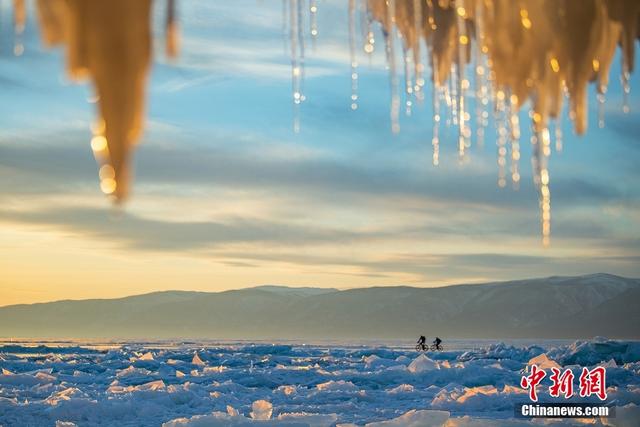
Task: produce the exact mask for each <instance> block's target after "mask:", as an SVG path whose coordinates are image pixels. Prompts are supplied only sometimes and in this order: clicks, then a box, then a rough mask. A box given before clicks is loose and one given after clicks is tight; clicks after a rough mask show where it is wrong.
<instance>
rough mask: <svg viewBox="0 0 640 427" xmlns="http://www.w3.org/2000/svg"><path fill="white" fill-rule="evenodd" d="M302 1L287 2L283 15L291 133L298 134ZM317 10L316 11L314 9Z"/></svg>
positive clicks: (302, 38) (301, 75)
mask: <svg viewBox="0 0 640 427" xmlns="http://www.w3.org/2000/svg"><path fill="white" fill-rule="evenodd" d="M302 3H303V0H289V4H288V5H287V4H284V6H283V13H285V14H286V12H287V11H288V12H289V13H288V15H289V16H288V28H287V27H286V26H285V27H284V28H285V29H288V31H287V32H288V34H289V44H290V46H289V47H290V58H291V91H292V96H293V131H294V132H296V133H298V132H300V104H302V103H303V102H304V101H305V96H304V93H303V90H302V85H303V83H304V55H305V37H304V23H303V16H304V14H303V4H302ZM316 8H317V6H316ZM316 10H317V9H316Z"/></svg>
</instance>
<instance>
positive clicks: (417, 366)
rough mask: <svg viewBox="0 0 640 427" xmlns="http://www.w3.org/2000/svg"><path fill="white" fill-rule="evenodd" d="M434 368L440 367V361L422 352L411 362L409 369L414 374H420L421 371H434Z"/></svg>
mask: <svg viewBox="0 0 640 427" xmlns="http://www.w3.org/2000/svg"><path fill="white" fill-rule="evenodd" d="M434 369H440V366H438V363H437V362H436V361H434V360H431V359H429V358H428V357H427V356H426V355H424V354H421V355H420V356H418V357H416V358H415V360H414V361H413V362H411V363H410V364H409V366H408V367H407V370H408V371H409V372H412V373H414V374H419V373H421V372H426V371H432V370H434Z"/></svg>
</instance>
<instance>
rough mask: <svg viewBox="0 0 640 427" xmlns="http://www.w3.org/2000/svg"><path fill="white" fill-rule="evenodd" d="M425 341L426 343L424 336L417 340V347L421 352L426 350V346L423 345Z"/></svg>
mask: <svg viewBox="0 0 640 427" xmlns="http://www.w3.org/2000/svg"><path fill="white" fill-rule="evenodd" d="M426 341H427V338H426V337H425V336H424V335H420V338H418V345H419V346H420V348H422V349H423V350H426V348H427V346H426V345H425V342H426Z"/></svg>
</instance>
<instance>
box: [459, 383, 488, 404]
mask: <svg viewBox="0 0 640 427" xmlns="http://www.w3.org/2000/svg"><path fill="white" fill-rule="evenodd" d="M479 394H483V395H485V396H488V395H492V394H498V390H497V389H496V388H495V387H494V386H492V385H484V386H481V387H469V388H465V390H464V394H463V395H462V396H460V397H458V398H457V399H456V401H457V402H459V403H464V402H466V401H467V399H469V398H471V397H473V396H477V395H479Z"/></svg>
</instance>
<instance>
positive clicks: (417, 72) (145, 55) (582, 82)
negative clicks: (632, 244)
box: [13, 0, 640, 242]
mask: <svg viewBox="0 0 640 427" xmlns="http://www.w3.org/2000/svg"><path fill="white" fill-rule="evenodd" d="M167 1H168V4H167V17H166V37H167V41H166V53H167V55H168V56H169V57H173V56H175V54H176V53H177V50H178V36H177V34H178V24H177V17H176V12H175V0H167ZM307 4H308V7H306V6H305V5H307ZM282 5H283V31H285V32H286V34H287V37H286V40H285V47H287V41H288V48H289V49H287V50H288V51H289V52H290V58H291V75H292V98H293V115H294V130H295V131H296V132H297V131H299V128H300V119H299V114H300V104H301V103H302V102H303V101H304V100H305V95H304V91H303V82H304V70H305V66H304V63H305V38H306V36H307V34H308V33H307V32H305V30H306V26H305V22H307V20H305V13H306V12H308V13H309V14H310V15H309V19H308V22H309V28H308V29H309V33H310V35H311V38H312V40H313V41H315V38H316V36H317V35H318V31H319V29H318V24H317V14H318V2H317V0H309V3H307V2H306V1H305V0H283V3H282ZM13 6H14V10H13V12H14V31H15V36H14V54H15V55H21V54H22V52H23V51H24V47H23V44H22V33H23V31H24V28H25V23H26V20H27V14H26V8H25V0H13ZM37 6H38V7H37V10H38V19H39V22H40V26H41V35H42V38H43V41H44V43H45V44H46V45H49V46H50V45H57V44H62V45H64V46H65V47H66V52H67V66H68V71H69V74H70V76H71V77H72V78H74V79H83V78H87V79H89V80H90V81H91V82H92V84H93V86H94V88H95V92H96V100H97V104H98V119H97V121H96V124H95V126H94V127H93V131H94V137H93V139H92V144H91V145H92V147H93V149H94V152H95V154H96V159H97V160H98V163H99V167H100V180H101V188H102V189H103V191H104V192H105V193H107V194H110V195H113V196H115V198H116V199H117V200H122V199H123V198H124V197H125V196H126V195H127V191H128V187H129V175H130V174H131V172H130V168H129V160H130V157H131V152H132V150H131V148H132V147H133V146H134V145H135V143H136V142H137V141H138V139H139V137H140V134H141V131H142V128H143V122H144V104H145V90H146V81H147V75H148V71H149V66H150V57H151V31H150V8H151V0H136V1H135V2H132V1H128V0H109V1H107V0H92V1H87V0H37ZM358 10H361V11H364V12H363V13H362V14H361V16H363V17H364V19H363V20H362V21H361V24H360V27H361V29H362V33H363V44H362V46H363V50H364V52H365V53H366V54H371V53H372V52H373V51H374V47H375V37H374V30H373V28H374V26H375V25H376V24H379V26H380V27H381V29H382V33H383V35H384V40H385V47H386V55H387V61H388V62H387V64H388V68H389V80H390V87H391V97H390V98H391V99H390V122H391V129H392V131H393V132H398V131H399V130H400V117H399V112H400V106H401V102H402V99H401V92H402V93H403V94H404V95H403V96H404V98H405V107H406V112H407V113H410V112H411V108H412V107H413V104H414V100H415V101H420V100H421V99H422V98H423V96H424V95H423V90H424V86H425V78H424V75H425V64H428V65H430V66H431V80H432V84H433V101H432V102H433V109H434V111H433V138H432V145H433V163H434V164H438V163H439V160H440V146H441V141H440V135H439V133H440V125H441V123H442V122H443V121H445V123H446V124H447V125H453V126H455V127H456V128H457V133H458V137H457V147H458V153H459V156H460V158H461V159H463V160H464V159H466V156H468V154H467V153H468V148H469V147H470V145H471V142H472V134H473V133H472V128H473V127H475V135H476V138H475V139H476V141H477V143H478V144H480V143H481V142H482V141H483V140H485V139H488V135H487V129H488V124H489V117H490V111H492V110H493V111H494V119H495V124H496V126H495V127H496V129H497V135H496V138H495V140H496V142H497V145H498V184H499V185H500V186H506V181H507V179H508V178H509V177H510V179H511V182H512V184H513V185H514V186H517V185H518V182H519V181H520V169H519V160H520V155H521V147H520V127H521V123H520V120H519V117H520V116H519V113H520V111H521V110H522V108H523V106H526V107H527V108H529V109H530V114H529V116H530V118H531V128H532V134H533V137H532V140H531V142H532V144H533V145H534V159H533V161H534V163H535V166H536V167H535V168H534V171H535V172H534V175H535V176H534V182H535V183H536V186H537V187H538V189H539V196H540V204H541V216H542V229H543V233H542V234H543V239H544V241H545V242H548V238H549V230H550V186H549V171H548V167H547V165H548V158H549V156H550V154H551V146H552V141H551V136H552V132H551V131H550V129H555V132H553V135H554V137H555V146H556V150H558V151H559V150H560V149H561V148H562V134H561V126H560V120H561V114H562V111H563V108H564V109H566V110H567V111H568V116H569V118H570V119H571V121H572V123H573V128H574V130H575V132H576V133H577V134H583V133H584V132H586V130H587V112H588V108H587V101H588V100H587V89H588V86H589V85H590V84H592V83H594V84H595V85H596V88H597V96H596V98H597V103H598V125H599V126H604V104H605V102H606V98H605V95H606V92H607V86H608V84H609V70H610V68H611V64H612V62H613V58H614V56H615V53H616V50H617V49H618V46H620V49H621V52H622V55H621V58H622V67H621V68H622V73H621V75H620V81H621V85H622V88H623V106H622V109H623V111H625V112H628V111H629V108H630V106H629V100H628V97H629V93H630V90H631V88H630V85H629V80H630V74H631V73H632V72H633V68H634V58H635V51H634V48H635V46H634V44H635V41H636V39H637V38H638V30H639V28H638V25H639V22H640V19H639V17H640V2H639V1H637V0H563V1H555V0H518V1H517V2H514V1H513V0H402V1H400V0H350V1H349V5H348V13H349V27H350V28H349V49H350V60H351V107H352V108H354V109H355V108H357V106H358V101H359V95H358V78H359V74H358V70H357V66H358V55H357V54H358V49H356V46H357V45H358V40H357V31H356V23H357V19H356V14H357V11H358ZM400 44H402V53H403V56H402V58H403V59H404V62H403V65H404V67H399V66H398V62H397V61H398V58H397V56H400V55H399V54H398V53H399V51H400V49H397V47H399V46H396V45H400ZM423 46H424V48H423ZM402 68H404V81H405V84H404V90H403V91H400V88H399V86H400V85H399V81H400V80H399V79H400V76H399V71H400V72H402ZM469 68H471V69H469ZM472 82H473V84H475V87H472ZM565 101H567V102H565ZM492 104H493V105H492ZM564 104H567V105H566V107H565V106H564ZM471 111H474V114H475V116H476V117H475V120H472V118H471ZM553 125H555V127H553ZM509 153H510V155H509ZM508 159H509V161H510V163H509V165H507V162H508ZM507 172H509V173H507Z"/></svg>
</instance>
